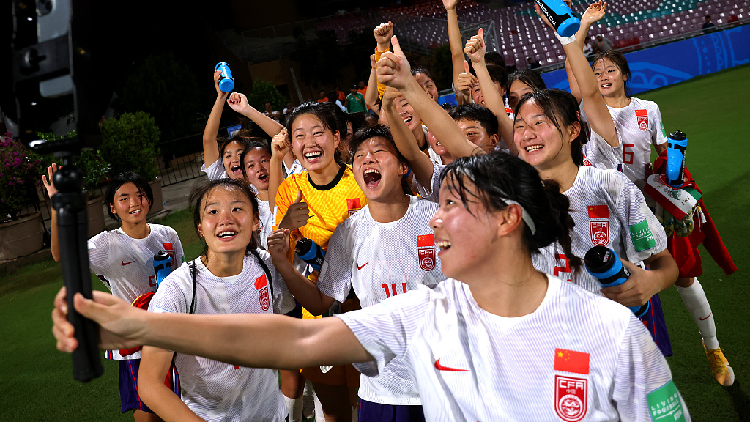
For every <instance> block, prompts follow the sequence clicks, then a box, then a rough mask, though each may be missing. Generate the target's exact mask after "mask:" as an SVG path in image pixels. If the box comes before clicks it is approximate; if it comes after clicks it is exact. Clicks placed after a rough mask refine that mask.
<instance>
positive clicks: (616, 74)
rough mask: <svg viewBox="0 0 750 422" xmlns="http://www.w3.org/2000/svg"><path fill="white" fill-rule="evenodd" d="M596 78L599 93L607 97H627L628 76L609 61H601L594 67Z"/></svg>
mask: <svg viewBox="0 0 750 422" xmlns="http://www.w3.org/2000/svg"><path fill="white" fill-rule="evenodd" d="M594 76H596V81H597V83H598V84H599V92H600V93H601V94H602V95H603V96H605V97H613V96H622V95H625V82H626V81H627V80H628V77H627V75H624V74H623V73H622V70H621V69H620V68H619V67H618V66H617V65H616V64H614V63H613V62H612V61H611V60H609V59H601V60H599V61H597V62H596V64H595V65H594Z"/></svg>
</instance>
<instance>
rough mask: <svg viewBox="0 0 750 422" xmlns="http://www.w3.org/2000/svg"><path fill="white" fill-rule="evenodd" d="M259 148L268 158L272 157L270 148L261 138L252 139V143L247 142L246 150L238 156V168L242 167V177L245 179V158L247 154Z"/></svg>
mask: <svg viewBox="0 0 750 422" xmlns="http://www.w3.org/2000/svg"><path fill="white" fill-rule="evenodd" d="M256 148H260V149H262V150H263V151H265V152H267V153H268V155H269V156H271V155H273V153H272V152H271V147H270V146H269V145H268V142H266V140H265V139H263V138H254V139H253V140H252V141H250V142H248V144H247V148H245V149H244V150H243V151H242V154H240V167H242V177H243V178H246V177H247V174H246V173H245V156H246V155H247V153H248V152H250V151H252V150H254V149H256Z"/></svg>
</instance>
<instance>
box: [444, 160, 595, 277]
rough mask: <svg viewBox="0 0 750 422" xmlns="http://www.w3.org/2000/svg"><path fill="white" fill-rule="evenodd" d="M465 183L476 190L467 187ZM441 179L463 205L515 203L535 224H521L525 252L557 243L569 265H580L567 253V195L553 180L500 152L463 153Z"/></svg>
mask: <svg viewBox="0 0 750 422" xmlns="http://www.w3.org/2000/svg"><path fill="white" fill-rule="evenodd" d="M446 179H447V182H446ZM467 182H471V183H473V184H474V186H475V187H476V189H475V190H472V189H470V188H469V187H468V186H467ZM443 183H448V185H447V187H448V189H450V191H451V192H453V193H455V194H456V195H457V196H458V197H459V198H461V202H463V205H464V207H466V208H467V209H468V204H469V202H480V203H481V204H482V205H483V206H484V208H485V209H486V210H487V211H489V212H493V211H502V210H504V209H506V208H507V207H508V202H506V201H514V202H517V203H518V204H519V205H520V206H521V207H522V208H523V209H524V210H525V211H526V213H527V214H528V216H529V218H530V219H531V221H532V222H533V224H534V226H535V230H534V233H533V234H532V233H531V229H530V227H529V226H528V224H527V223H525V222H524V225H525V227H524V229H523V239H524V243H525V244H526V246H527V247H528V250H529V252H530V253H538V252H539V249H541V248H544V247H546V246H548V245H550V244H552V243H553V242H557V243H559V244H560V245H561V246H562V248H563V251H564V253H565V255H566V256H567V257H569V258H570V264H571V267H573V268H574V269H575V270H578V269H579V268H580V266H581V259H580V258H578V257H576V256H575V255H573V253H572V251H571V238H570V232H571V229H572V228H573V225H574V223H573V218H572V217H571V216H570V214H569V212H568V209H569V207H570V202H569V200H568V197H567V196H565V195H564V194H562V193H560V185H559V184H558V183H557V182H555V181H554V180H545V181H544V182H542V179H541V178H540V176H539V172H537V170H536V169H535V168H534V167H532V166H531V165H530V164H528V163H527V162H525V161H523V160H522V159H520V158H517V157H514V156H512V155H510V154H507V153H505V152H502V151H494V152H492V153H490V154H485V155H471V156H468V157H462V158H459V159H457V160H456V161H454V162H452V163H451V164H448V165H447V166H446V167H445V168H444V169H443V171H442V172H441V173H440V184H441V185H442V184H443Z"/></svg>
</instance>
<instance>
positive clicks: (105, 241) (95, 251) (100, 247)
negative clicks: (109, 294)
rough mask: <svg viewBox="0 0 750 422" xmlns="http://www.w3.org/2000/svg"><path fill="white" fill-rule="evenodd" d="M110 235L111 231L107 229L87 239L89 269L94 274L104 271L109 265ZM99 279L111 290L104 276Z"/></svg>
mask: <svg viewBox="0 0 750 422" xmlns="http://www.w3.org/2000/svg"><path fill="white" fill-rule="evenodd" d="M110 235H111V233H110V232H109V231H103V232H101V233H99V234H97V235H96V236H94V237H92V238H91V239H89V241H88V249H89V269H90V270H91V272H92V273H94V274H96V275H101V274H103V273H104V272H106V269H107V267H108V266H109V250H110V242H109V237H110ZM100 278H101V277H100ZM101 280H102V282H104V284H105V285H106V286H107V287H108V288H110V290H111V287H110V286H109V284H108V283H109V282H108V281H106V280H105V279H104V278H101Z"/></svg>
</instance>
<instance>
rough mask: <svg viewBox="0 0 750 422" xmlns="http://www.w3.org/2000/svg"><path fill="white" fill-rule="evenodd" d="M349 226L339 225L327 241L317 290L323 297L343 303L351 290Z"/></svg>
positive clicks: (351, 249)
mask: <svg viewBox="0 0 750 422" xmlns="http://www.w3.org/2000/svg"><path fill="white" fill-rule="evenodd" d="M349 227H350V224H347V223H346V222H344V223H342V224H340V225H339V226H338V227H337V228H336V230H334V232H333V235H332V236H331V239H330V240H329V241H328V250H327V251H326V256H325V260H324V261H323V266H322V267H321V268H320V277H319V278H318V290H320V292H321V293H323V294H324V295H326V296H328V297H331V298H334V299H336V300H337V301H339V302H341V303H343V302H344V300H346V296H347V295H348V294H349V290H351V288H352V263H353V262H354V258H353V256H352V254H353V252H354V250H353V247H352V246H353V245H352V244H351V242H350V237H351V236H352V233H351V231H350V230H349Z"/></svg>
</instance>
